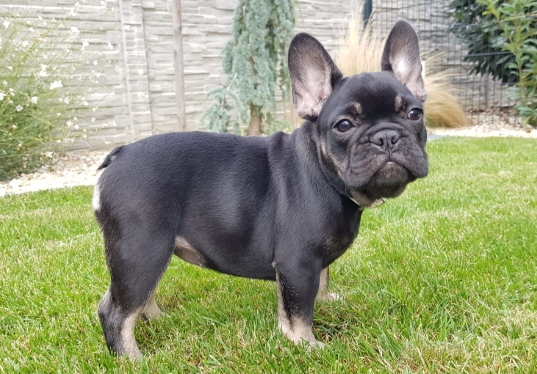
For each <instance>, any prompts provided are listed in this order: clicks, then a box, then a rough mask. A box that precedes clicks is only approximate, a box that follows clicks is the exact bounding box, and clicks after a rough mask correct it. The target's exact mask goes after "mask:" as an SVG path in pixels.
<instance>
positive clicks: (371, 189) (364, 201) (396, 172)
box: [349, 161, 416, 208]
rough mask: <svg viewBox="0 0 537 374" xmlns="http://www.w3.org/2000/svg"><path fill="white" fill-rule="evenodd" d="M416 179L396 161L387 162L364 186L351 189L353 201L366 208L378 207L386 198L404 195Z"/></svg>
mask: <svg viewBox="0 0 537 374" xmlns="http://www.w3.org/2000/svg"><path fill="white" fill-rule="evenodd" d="M415 179H416V178H415V177H413V176H412V175H411V173H410V172H409V171H408V170H407V169H406V168H405V167H403V166H401V165H399V164H398V163H396V162H394V161H388V162H386V163H385V164H384V165H383V166H382V167H381V168H380V169H378V171H377V172H376V173H375V174H373V176H372V177H371V179H370V180H369V181H368V182H367V183H366V184H364V185H363V186H357V187H352V186H351V187H349V191H350V194H351V195H352V198H353V200H354V201H355V202H356V203H357V204H358V205H360V206H361V207H364V208H369V207H374V206H378V205H379V202H380V201H384V199H386V198H394V197H397V196H399V195H401V194H402V193H403V191H404V190H405V188H406V185H407V184H408V183H410V182H412V181H414V180H415Z"/></svg>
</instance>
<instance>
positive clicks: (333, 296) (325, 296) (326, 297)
mask: <svg viewBox="0 0 537 374" xmlns="http://www.w3.org/2000/svg"><path fill="white" fill-rule="evenodd" d="M339 299H341V296H339V294H337V293H328V292H322V293H321V292H319V293H318V294H317V297H316V298H315V300H317V301H336V300H339Z"/></svg>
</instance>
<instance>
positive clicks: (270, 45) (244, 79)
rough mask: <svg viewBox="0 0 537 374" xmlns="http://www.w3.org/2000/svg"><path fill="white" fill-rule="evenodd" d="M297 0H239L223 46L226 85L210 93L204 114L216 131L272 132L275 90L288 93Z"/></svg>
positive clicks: (279, 124)
mask: <svg viewBox="0 0 537 374" xmlns="http://www.w3.org/2000/svg"><path fill="white" fill-rule="evenodd" d="M293 1H294V0H239V5H238V6H237V8H236V9H235V14H234V17H233V30H232V39H231V41H230V42H228V44H227V45H226V47H225V49H224V52H223V54H224V58H223V70H224V73H225V74H226V75H227V77H228V79H227V82H226V84H225V85H224V86H221V87H218V88H216V89H214V90H212V91H210V92H209V93H208V94H207V97H209V98H212V99H214V100H215V102H214V103H212V104H211V105H210V106H209V107H208V108H207V110H206V111H205V113H204V114H203V116H202V118H201V122H202V125H204V124H206V125H208V127H209V128H210V129H211V130H213V131H219V132H227V131H228V129H229V128H230V127H233V128H234V131H235V133H244V132H247V133H248V135H259V134H260V133H270V132H273V131H275V130H277V129H278V128H282V127H284V125H285V122H283V121H279V120H277V119H276V116H275V110H276V99H275V90H276V87H278V88H279V89H280V90H281V91H282V97H283V98H284V99H285V98H287V97H288V93H289V76H288V72H287V58H286V55H287V48H288V46H289V43H290V41H291V38H292V36H293V29H294V23H295V22H294V10H293Z"/></svg>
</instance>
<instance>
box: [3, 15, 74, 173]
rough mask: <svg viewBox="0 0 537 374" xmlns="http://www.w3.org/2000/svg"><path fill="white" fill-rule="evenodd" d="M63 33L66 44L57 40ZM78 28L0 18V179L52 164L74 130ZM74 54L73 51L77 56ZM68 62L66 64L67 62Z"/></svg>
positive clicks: (20, 19)
mask: <svg viewBox="0 0 537 374" xmlns="http://www.w3.org/2000/svg"><path fill="white" fill-rule="evenodd" d="M62 29H64V30H63V31H65V32H64V34H67V35H68V36H67V37H66V39H64V38H61V37H58V34H60V30H62ZM78 33H79V31H78V29H76V28H72V29H71V30H65V28H64V27H63V25H62V24H61V22H59V21H45V20H43V19H40V18H38V19H33V20H31V19H30V18H27V17H21V16H20V15H17V16H15V15H9V14H4V15H2V22H1V23H0V157H1V160H2V162H0V180H6V179H9V178H12V177H14V176H16V175H18V174H20V173H28V172H32V171H34V170H36V169H38V168H39V167H41V166H43V165H45V164H47V163H49V162H51V161H52V160H53V158H54V155H55V152H57V151H58V150H59V148H60V147H61V145H62V144H63V143H64V142H66V141H68V140H73V138H70V139H69V138H68V136H69V135H70V132H69V130H70V128H72V129H76V128H78V124H77V120H78V119H77V117H76V112H77V109H76V108H77V107H80V105H81V104H80V103H81V101H82V96H81V95H79V94H78V93H77V92H78V88H77V86H76V85H74V82H73V81H74V80H73V79H72V78H73V74H74V72H75V69H76V64H74V63H73V62H72V61H73V58H71V57H70V55H71V54H72V52H73V51H72V49H71V48H69V47H68V45H72V44H73V43H75V42H77V39H78ZM77 52H78V51H77ZM68 59H69V62H68Z"/></svg>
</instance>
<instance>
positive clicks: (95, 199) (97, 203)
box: [91, 182, 101, 212]
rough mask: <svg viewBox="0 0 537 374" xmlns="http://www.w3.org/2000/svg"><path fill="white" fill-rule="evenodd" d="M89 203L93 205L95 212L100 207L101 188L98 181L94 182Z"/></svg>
mask: <svg viewBox="0 0 537 374" xmlns="http://www.w3.org/2000/svg"><path fill="white" fill-rule="evenodd" d="M91 205H92V206H93V210H94V211H95V212H96V211H98V210H99V209H101V190H100V186H99V182H97V183H95V187H94V189H93V199H91Z"/></svg>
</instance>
